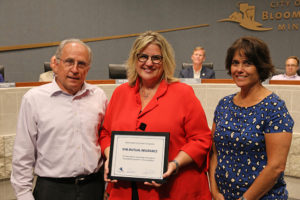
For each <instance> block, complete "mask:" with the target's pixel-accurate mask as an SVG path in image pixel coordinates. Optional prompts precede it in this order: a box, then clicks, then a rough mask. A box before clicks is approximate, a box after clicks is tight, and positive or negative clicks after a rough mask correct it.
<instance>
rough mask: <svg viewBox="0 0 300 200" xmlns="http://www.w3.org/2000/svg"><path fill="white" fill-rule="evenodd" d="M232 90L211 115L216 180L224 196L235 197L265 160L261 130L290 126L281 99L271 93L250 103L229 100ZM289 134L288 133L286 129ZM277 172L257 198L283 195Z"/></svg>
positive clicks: (285, 194)
mask: <svg viewBox="0 0 300 200" xmlns="http://www.w3.org/2000/svg"><path fill="white" fill-rule="evenodd" d="M235 95H236V94H232V95H229V96H226V97H224V98H223V99H221V100H220V102H219V104H218V106H217V108H216V110H215V116H214V122H215V124H216V131H215V133H214V142H215V145H216V149H217V160H218V164H217V168H216V172H215V178H216V182H217V184H218V187H219V190H220V192H221V193H222V194H223V195H224V197H225V199H226V200H227V199H238V198H240V197H241V196H242V195H243V193H245V192H246V190H247V189H248V188H249V187H250V186H251V184H252V183H253V182H254V180H255V178H256V177H257V176H258V175H259V173H260V171H262V170H263V169H264V167H265V166H266V164H267V153H266V145H265V137H264V135H265V134H272V133H278V132H290V133H292V129H293V126H294V121H293V119H292V118H291V116H290V114H289V112H288V110H287V108H286V106H285V102H284V101H283V100H281V99H280V98H279V97H278V96H277V95H276V94H274V93H272V94H270V95H269V96H267V97H266V98H264V99H263V100H262V101H261V102H259V103H258V104H256V105H254V106H250V107H240V106H237V105H235V104H234V103H233V97H234V96H235ZM287 134H289V133H287ZM287 198H288V192H287V190H286V184H285V181H284V179H283V173H282V174H281V176H280V178H279V179H278V182H277V183H276V184H275V186H274V187H273V188H272V189H271V190H270V191H269V192H268V193H267V194H266V195H265V196H263V197H262V198H261V199H287Z"/></svg>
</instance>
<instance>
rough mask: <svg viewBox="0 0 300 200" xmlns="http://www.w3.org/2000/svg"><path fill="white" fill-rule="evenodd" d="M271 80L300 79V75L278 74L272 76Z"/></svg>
mask: <svg viewBox="0 0 300 200" xmlns="http://www.w3.org/2000/svg"><path fill="white" fill-rule="evenodd" d="M271 80H300V76H298V75H297V74H295V75H293V76H288V75H286V74H279V75H275V76H273V77H272V78H271Z"/></svg>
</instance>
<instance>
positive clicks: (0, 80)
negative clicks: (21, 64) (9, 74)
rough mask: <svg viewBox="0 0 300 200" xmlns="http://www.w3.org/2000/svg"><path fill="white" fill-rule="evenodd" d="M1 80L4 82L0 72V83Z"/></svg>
mask: <svg viewBox="0 0 300 200" xmlns="http://www.w3.org/2000/svg"><path fill="white" fill-rule="evenodd" d="M1 82H4V78H3V76H2V74H0V83H1Z"/></svg>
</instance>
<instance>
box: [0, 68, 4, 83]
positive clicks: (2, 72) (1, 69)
mask: <svg viewBox="0 0 300 200" xmlns="http://www.w3.org/2000/svg"><path fill="white" fill-rule="evenodd" d="M0 74H2V77H3V80H5V79H4V66H3V65H0Z"/></svg>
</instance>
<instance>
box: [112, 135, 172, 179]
mask: <svg viewBox="0 0 300 200" xmlns="http://www.w3.org/2000/svg"><path fill="white" fill-rule="evenodd" d="M168 146H169V133H164V132H128V131H113V132H112V136H111V146H110V160H109V161H110V162H109V172H110V173H109V178H110V179H117V180H134V181H152V180H154V181H156V182H163V181H164V180H163V177H162V176H163V173H164V172H165V171H166V170H167V165H168Z"/></svg>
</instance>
